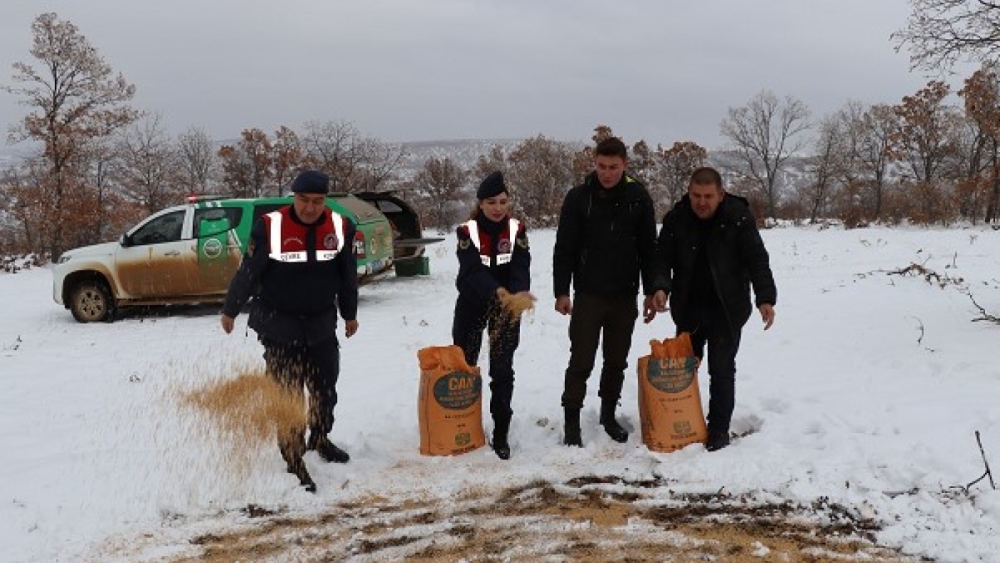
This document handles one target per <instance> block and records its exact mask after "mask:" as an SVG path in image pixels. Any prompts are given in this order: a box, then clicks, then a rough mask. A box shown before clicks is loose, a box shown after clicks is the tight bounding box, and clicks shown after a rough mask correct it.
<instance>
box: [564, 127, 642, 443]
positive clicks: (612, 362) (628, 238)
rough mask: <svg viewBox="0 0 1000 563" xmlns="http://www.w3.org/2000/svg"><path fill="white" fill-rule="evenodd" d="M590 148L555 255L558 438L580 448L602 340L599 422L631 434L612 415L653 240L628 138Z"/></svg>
mask: <svg viewBox="0 0 1000 563" xmlns="http://www.w3.org/2000/svg"><path fill="white" fill-rule="evenodd" d="M594 152H595V156H594V165H595V166H594V168H595V170H594V172H592V173H590V174H589V175H588V176H587V177H586V179H585V180H584V182H583V184H581V185H579V186H576V187H575V188H573V189H571V190H570V191H569V193H567V194H566V198H565V200H563V205H562V211H561V212H560V214H559V227H558V230H557V231H556V244H555V249H554V251H553V259H552V277H553V292H554V293H555V298H556V304H555V309H556V311H558V312H559V313H561V314H563V315H570V322H569V339H570V359H569V366H568V367H567V368H566V375H565V384H564V388H563V394H562V406H563V410H564V414H565V428H564V432H565V434H564V437H563V443H564V444H565V445H567V446H577V447H582V446H583V440H582V438H581V436H580V410H581V409H582V408H583V400H584V397H585V396H586V394H587V379H588V378H589V377H590V372H591V370H592V369H593V368H594V361H595V358H596V356H597V346H598V343H599V342H600V341H601V340H602V338H603V355H604V366H603V368H602V369H601V383H600V391H599V395H600V397H601V418H600V422H601V425H602V426H603V427H604V430H605V432H607V434H608V435H609V436H611V438H612V439H613V440H615V441H616V442H625V441H626V440H628V432H627V431H626V430H625V429H624V428H622V426H621V425H620V424H619V423H618V421H617V420H615V409H616V407H617V405H618V399H619V398H620V397H621V391H622V384H623V382H624V380H625V368H626V367H627V366H628V362H627V358H628V352H629V348H630V347H631V346H632V331H633V329H634V328H635V320H636V318H637V317H638V316H639V311H638V306H637V303H636V295H637V294H638V292H639V278H640V274H641V277H642V285H643V288H644V290H645V292H646V294H647V295H649V294H652V293H653V287H652V280H653V275H654V270H653V267H652V262H653V258H654V252H655V246H656V217H655V215H654V211H653V200H652V199H651V198H650V197H649V193H648V192H647V191H646V188H645V186H643V185H642V184H641V183H640V182H639V181H637V180H635V179H633V178H631V177H629V176H628V175H627V174H625V166H626V164H627V162H628V158H627V151H626V149H625V144H624V143H622V141H621V140H620V139H618V138H615V137H612V138H608V139H605V140H603V141H601V142H600V143H598V144H597V147H596V148H595V151H594ZM571 283H572V285H573V288H574V290H575V294H574V296H573V299H570V295H569V291H570V284H571Z"/></svg>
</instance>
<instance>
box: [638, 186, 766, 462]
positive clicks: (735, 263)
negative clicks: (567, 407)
mask: <svg viewBox="0 0 1000 563" xmlns="http://www.w3.org/2000/svg"><path fill="white" fill-rule="evenodd" d="M657 258H658V259H657V261H656V265H657V279H656V281H655V282H654V284H655V285H656V287H658V288H660V287H662V288H664V289H661V290H658V291H656V292H655V293H654V294H653V295H652V296H651V297H647V298H646V303H645V308H644V309H645V321H646V322H647V323H648V322H650V321H652V320H653V317H655V316H656V313H657V312H662V311H666V309H667V299H668V297H669V301H670V314H671V316H672V317H673V319H674V324H675V325H676V326H677V333H678V334H680V333H681V332H689V333H691V343H692V345H693V346H694V351H695V355H696V356H698V358H699V359H701V358H703V357H704V351H705V345H706V344H708V373H709V376H710V378H711V379H710V383H709V402H708V442H707V443H706V447H707V448H708V450H709V451H714V450H718V449H721V448H724V447H726V446H727V445H729V423H730V419H731V418H732V415H733V407H734V405H735V384H736V352H737V351H739V348H740V335H741V332H742V330H743V325H745V324H746V322H747V320H749V318H750V313H751V311H752V307H751V305H750V286H751V285H752V286H753V292H754V295H755V296H756V299H755V303H756V305H757V309H758V310H759V311H760V316H761V319H763V321H764V330H767V329H769V328H771V324H772V323H774V304H775V303H776V302H777V296H778V295H777V290H776V289H775V286H774V277H773V275H772V274H771V266H770V263H769V258H768V254H767V250H766V249H765V248H764V241H763V240H762V239H761V238H760V233H759V232H758V231H757V225H756V221H755V220H754V217H753V214H752V213H751V212H750V206H749V204H748V203H747V200H746V199H744V198H742V197H739V196H736V195H732V194H728V193H726V192H725V190H723V189H722V177H721V175H720V174H719V173H718V172H717V171H716V170H714V169H712V168H707V167H705V168H699V169H698V170H696V171H695V172H694V173H693V174H692V175H691V181H690V183H689V184H688V193H687V195H685V196H684V197H682V198H681V200H680V201H678V202H677V204H676V205H675V206H674V208H673V209H672V210H670V211H669V212H668V213H667V214H666V216H664V218H663V228H662V229H660V236H659V238H658V239H657Z"/></svg>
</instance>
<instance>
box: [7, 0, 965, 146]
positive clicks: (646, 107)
mask: <svg viewBox="0 0 1000 563" xmlns="http://www.w3.org/2000/svg"><path fill="white" fill-rule="evenodd" d="M48 11H52V12H56V13H57V14H58V15H59V17H60V19H62V20H68V21H70V22H72V23H73V24H75V25H76V26H77V27H78V28H79V29H80V32H81V33H82V34H83V35H84V36H86V37H87V38H88V40H89V41H90V43H91V44H92V45H93V46H94V47H95V48H97V50H98V52H99V53H100V54H101V55H102V56H103V57H104V58H105V60H106V61H107V62H108V63H109V64H110V65H111V66H112V68H114V69H115V70H116V71H119V72H121V73H122V74H123V75H124V76H125V78H126V79H127V80H128V81H130V82H131V83H133V84H135V85H136V87H137V94H136V97H135V99H134V106H135V107H137V108H139V109H144V110H149V111H154V112H159V113H160V114H161V115H162V118H163V123H164V124H165V126H166V127H167V129H168V132H170V133H172V134H176V133H181V132H183V131H184V130H186V129H187V128H188V127H199V128H201V129H203V130H205V131H207V132H208V133H209V134H210V135H211V136H213V137H214V138H216V139H226V138H233V137H236V136H238V135H239V132H240V131H241V130H243V129H245V128H249V127H259V128H261V129H263V130H264V131H266V132H268V133H269V134H271V133H273V131H274V130H275V129H277V128H278V127H279V126H281V125H287V126H289V127H292V128H293V129H296V130H301V126H302V124H304V123H305V122H306V121H309V120H323V121H326V120H338V121H340V120H343V121H351V122H353V123H354V124H355V125H357V127H358V128H359V129H360V130H361V131H362V132H363V133H365V134H367V135H370V136H374V137H377V138H380V139H382V140H384V141H419V140H443V139H468V138H475V139H480V138H522V137H529V136H534V135H538V134H542V135H545V136H546V137H549V138H555V139H561V140H587V139H589V138H590V135H591V134H592V130H593V128H594V127H595V126H596V125H598V124H607V125H609V126H611V128H612V129H613V130H614V132H615V133H616V134H618V135H620V136H622V137H623V138H624V140H625V141H626V142H627V143H630V144H631V143H633V142H635V141H637V140H639V139H645V140H646V141H647V142H649V143H651V144H653V145H655V144H657V143H662V144H664V145H669V144H672V143H673V142H674V141H678V140H691V141H695V142H697V143H699V144H701V145H703V146H706V147H709V148H716V147H719V146H721V145H722V144H723V141H722V139H721V137H720V136H719V122H720V121H721V120H722V119H723V118H724V117H725V116H726V112H727V109H728V108H730V107H739V106H743V105H745V104H746V103H747V102H748V101H749V100H750V99H751V98H752V97H753V96H754V95H755V94H757V93H758V92H760V91H761V90H763V89H769V90H771V91H773V92H774V93H775V94H777V95H779V96H781V97H783V96H786V95H791V96H794V97H796V98H798V99H799V100H801V101H802V102H804V103H805V104H806V105H807V106H808V107H809V108H810V110H811V111H812V114H813V117H815V118H819V117H822V116H824V115H826V114H828V113H831V112H833V111H835V110H837V109H839V108H840V107H842V106H843V105H844V103H845V102H846V101H848V100H849V99H856V100H860V101H861V102H864V103H868V104H870V103H883V102H884V103H897V102H899V100H900V99H901V98H902V97H903V96H904V95H908V94H912V93H914V92H916V91H917V90H918V89H919V88H920V87H922V86H923V85H924V84H925V83H926V82H927V80H928V79H929V77H927V76H924V75H921V74H911V73H910V72H909V71H908V67H909V63H908V57H907V54H906V53H896V52H894V49H893V43H892V42H891V41H890V38H889V35H890V33H892V32H893V31H895V30H898V29H900V28H902V27H904V26H905V25H906V18H907V15H908V13H909V3H908V1H907V0H766V1H765V0H715V1H711V2H691V1H680V0H674V1H667V0H635V1H617V2H612V1H610V0H607V1H604V2H598V1H595V0H364V1H360V0H352V1H331V0H285V1H282V2H276V1H273V0H267V1H265V0H161V1H159V2H145V1H138V0H87V1H86V2H82V1H80V0H61V1H52V0H30V1H28V0H4V1H3V2H2V4H0V83H4V84H10V83H11V77H12V75H13V72H12V69H11V65H12V64H13V63H14V62H16V61H24V62H28V63H31V64H36V63H37V61H36V60H35V59H33V58H32V57H31V54H30V53H29V50H30V48H31V41H32V38H31V23H32V20H33V19H34V17H35V16H37V15H38V14H39V13H42V12H48ZM961 78H964V77H957V78H955V79H952V83H953V84H956V85H957V84H959V83H960V81H961ZM25 113H26V108H25V107H24V106H21V105H18V99H17V98H15V97H14V96H12V95H11V94H8V93H6V92H0V124H2V125H4V126H5V129H6V128H7V127H9V126H10V125H11V124H12V123H14V122H16V121H18V120H19V119H20V118H21V117H23V115H24V114H25Z"/></svg>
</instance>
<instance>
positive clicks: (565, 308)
mask: <svg viewBox="0 0 1000 563" xmlns="http://www.w3.org/2000/svg"><path fill="white" fill-rule="evenodd" d="M556 312H558V313H560V314H562V315H569V314H571V313H572V312H573V301H572V300H570V298H569V295H560V296H559V297H556Z"/></svg>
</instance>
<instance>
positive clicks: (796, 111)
mask: <svg viewBox="0 0 1000 563" xmlns="http://www.w3.org/2000/svg"><path fill="white" fill-rule="evenodd" d="M808 119H809V109H808V108H807V107H806V106H805V104H803V103H802V102H800V101H799V100H797V99H795V98H793V97H791V96H787V97H786V98H785V99H784V100H783V101H782V100H779V99H778V97H777V96H775V95H774V94H773V93H772V92H770V91H767V90H765V91H762V92H760V93H759V94H757V95H756V96H754V97H753V98H752V99H751V100H750V101H749V103H747V105H746V106H743V107H739V108H729V114H728V116H727V117H726V118H725V119H723V120H722V123H721V124H720V132H721V133H722V135H723V136H724V137H726V138H728V139H729V140H730V141H732V143H733V146H734V149H735V151H736V155H737V158H738V160H739V161H740V164H741V170H739V171H738V172H741V173H743V174H745V175H746V176H749V177H750V178H752V179H754V180H755V181H756V182H757V183H758V184H759V186H760V189H761V191H762V192H763V193H764V195H765V196H766V198H767V207H768V209H767V213H768V216H769V217H775V216H776V213H777V208H778V200H779V196H780V193H779V191H778V190H779V188H780V186H779V184H778V174H779V173H780V172H781V171H782V169H783V167H784V165H785V161H786V160H788V158H789V157H790V156H792V155H793V154H795V153H796V152H797V151H798V150H799V149H800V148H802V146H803V145H804V142H805V141H804V140H800V139H799V138H798V137H799V134H800V133H802V132H803V131H806V130H807V129H808V128H809V122H808Z"/></svg>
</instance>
